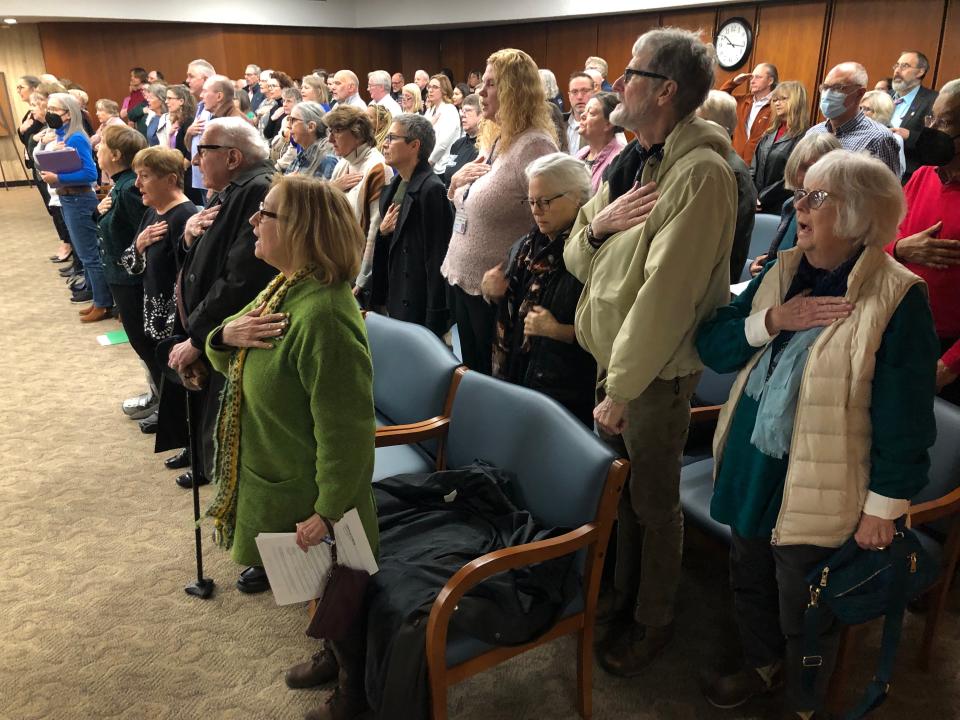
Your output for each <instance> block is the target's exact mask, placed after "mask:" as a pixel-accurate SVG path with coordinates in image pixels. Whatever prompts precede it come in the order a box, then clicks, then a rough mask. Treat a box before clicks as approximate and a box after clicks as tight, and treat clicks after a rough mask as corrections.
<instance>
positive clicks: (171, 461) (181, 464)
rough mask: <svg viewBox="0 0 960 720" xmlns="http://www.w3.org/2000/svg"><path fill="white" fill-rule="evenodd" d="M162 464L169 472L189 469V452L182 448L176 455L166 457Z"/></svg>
mask: <svg viewBox="0 0 960 720" xmlns="http://www.w3.org/2000/svg"><path fill="white" fill-rule="evenodd" d="M163 464H164V465H166V466H167V467H168V468H170V469H171V470H179V469H180V468H185V467H190V451H189V450H188V449H187V448H184V449H183V450H181V451H180V452H178V453H177V454H176V455H174V456H172V457H168V458H167V459H166V460H164V461H163Z"/></svg>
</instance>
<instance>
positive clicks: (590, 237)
mask: <svg viewBox="0 0 960 720" xmlns="http://www.w3.org/2000/svg"><path fill="white" fill-rule="evenodd" d="M607 237H609V236H604V237H597V236H596V235H594V233H593V223H587V242H588V243H590V244H591V245H593V246H594V247H600V246H601V245H603V241H604V240H606V239H607Z"/></svg>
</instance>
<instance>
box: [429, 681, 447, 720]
mask: <svg viewBox="0 0 960 720" xmlns="http://www.w3.org/2000/svg"><path fill="white" fill-rule="evenodd" d="M430 720H447V684H446V682H445V681H444V680H441V681H439V682H438V681H435V680H434V679H433V678H430Z"/></svg>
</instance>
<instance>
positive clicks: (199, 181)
mask: <svg viewBox="0 0 960 720" xmlns="http://www.w3.org/2000/svg"><path fill="white" fill-rule="evenodd" d="M211 117H212V115H210V111H209V110H207V109H206V107H204V104H203V101H202V100H201V101H200V102H198V103H197V114H196V115H195V116H194V119H193V121H194V122H195V123H196V122H201V121H203V122H206V121H207V120H209V119H210V118H211ZM202 135H203V133H202V132H198V133H197V134H196V135H194V136H193V137H192V138H191V139H190V158H191V159H193V158H194V157H195V156H196V154H197V145H199V144H200V138H201V136H202ZM190 179H191V180H192V181H193V187H194V189H195V190H206V189H207V186H206V185H204V184H203V175H202V174H201V172H200V166H199V165H191V166H190Z"/></svg>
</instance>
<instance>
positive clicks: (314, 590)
mask: <svg viewBox="0 0 960 720" xmlns="http://www.w3.org/2000/svg"><path fill="white" fill-rule="evenodd" d="M333 534H334V537H335V538H336V542H337V562H339V563H340V564H341V565H345V566H346V567H349V568H353V569H354V570H366V571H367V572H368V573H370V574H371V575H373V574H374V573H376V572H377V570H378V568H377V561H376V560H375V559H374V557H373V550H372V549H371V547H370V543H369V541H368V540H367V534H366V533H365V532H364V531H363V523H362V522H360V514H359V513H358V512H357V511H356V509H353V510H350V511H349V512H347V513H346V514H345V515H344V516H343V517H342V518H341V519H340V521H339V522H336V523H334V524H333ZM256 541H257V549H258V550H259V551H260V559H261V560H263V569H264V570H266V572H267V578H268V579H269V580H270V589H271V590H272V591H273V598H274V600H276V601H277V605H292V604H293V603H298V602H307V601H309V600H314V599H315V598H318V597H321V596H322V595H323V590H324V587H325V585H326V582H327V573H328V572H329V571H330V565H331V563H332V562H333V560H332V557H331V554H330V546H329V545H327V544H326V543H322V544H320V545H314V546H313V547H311V548H309V549H308V550H307V552H304V551H303V550H301V549H300V548H299V547H297V534H296V533H260V534H259V535H257V537H256Z"/></svg>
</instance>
